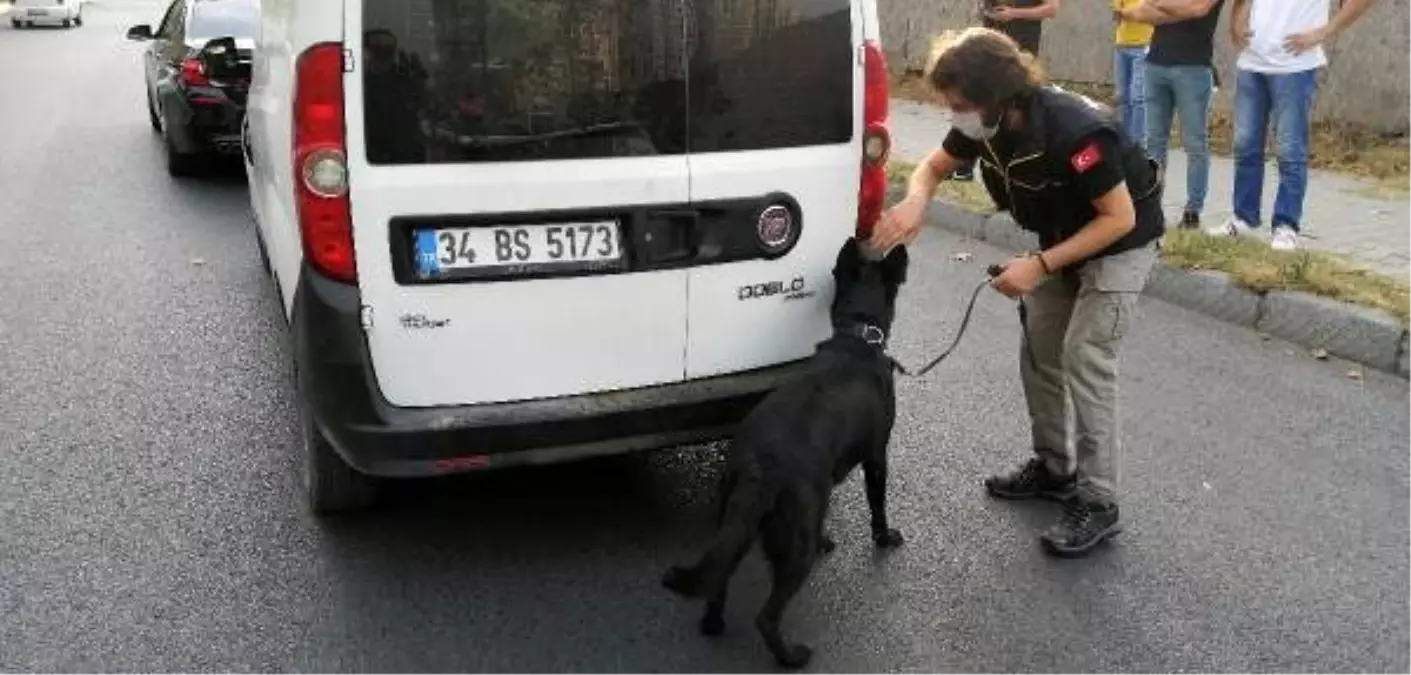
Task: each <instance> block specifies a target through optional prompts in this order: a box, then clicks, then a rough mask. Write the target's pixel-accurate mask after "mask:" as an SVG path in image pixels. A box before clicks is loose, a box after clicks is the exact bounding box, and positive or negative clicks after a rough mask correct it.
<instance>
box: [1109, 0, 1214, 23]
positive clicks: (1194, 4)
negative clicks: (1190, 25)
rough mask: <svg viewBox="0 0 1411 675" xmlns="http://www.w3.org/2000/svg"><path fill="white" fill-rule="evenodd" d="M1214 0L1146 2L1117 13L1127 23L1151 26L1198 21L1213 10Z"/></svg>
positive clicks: (1148, 0)
mask: <svg viewBox="0 0 1411 675" xmlns="http://www.w3.org/2000/svg"><path fill="white" fill-rule="evenodd" d="M1214 7H1215V0H1146V2H1143V3H1142V4H1141V5H1138V6H1137V7H1135V8H1133V9H1128V10H1123V11H1122V12H1119V13H1120V14H1121V15H1122V18H1124V19H1127V20H1129V21H1140V22H1142V23H1149V24H1152V25H1158V26H1159V25H1161V24H1167V23H1175V22H1177V21H1189V20H1190V19H1199V18H1201V17H1203V16H1205V15H1206V14H1209V13H1210V10H1212V9H1214Z"/></svg>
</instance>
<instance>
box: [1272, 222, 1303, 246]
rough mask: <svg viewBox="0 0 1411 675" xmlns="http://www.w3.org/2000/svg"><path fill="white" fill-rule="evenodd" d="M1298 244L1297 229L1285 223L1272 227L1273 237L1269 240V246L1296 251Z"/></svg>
mask: <svg viewBox="0 0 1411 675" xmlns="http://www.w3.org/2000/svg"><path fill="white" fill-rule="evenodd" d="M1298 245H1299V242H1298V230H1295V229H1293V228H1292V227H1289V226H1287V225H1280V226H1278V227H1276V228H1274V239H1273V240H1272V241H1270V242H1269V248H1272V249H1274V250H1275V251H1296V250H1298Z"/></svg>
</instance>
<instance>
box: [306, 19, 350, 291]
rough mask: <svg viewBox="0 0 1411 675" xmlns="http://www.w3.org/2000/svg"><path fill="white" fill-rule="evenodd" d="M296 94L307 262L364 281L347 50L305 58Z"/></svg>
mask: <svg viewBox="0 0 1411 675" xmlns="http://www.w3.org/2000/svg"><path fill="white" fill-rule="evenodd" d="M296 69H297V73H296V76H297V78H298V80H297V84H296V85H295V91H294V191H295V193H296V196H297V205H298V215H299V234H300V236H301V238H302V239H303V242H304V259H305V260H307V261H308V262H309V264H310V265H311V266H313V268H314V269H315V270H317V271H319V272H320V273H322V274H323V275H325V276H327V277H329V278H331V279H334V280H337V281H341V282H344V283H354V282H356V281H357V280H358V268H357V260H356V258H355V257H354V255H353V224H352V212H351V207H350V203H349V200H348V152H347V140H346V139H345V137H344V128H343V45H342V44H339V43H331V42H326V43H321V44H317V45H314V46H312V47H310V48H309V49H308V50H306V51H305V52H304V53H303V54H301V55H300V56H299V62H298V66H297V67H296Z"/></svg>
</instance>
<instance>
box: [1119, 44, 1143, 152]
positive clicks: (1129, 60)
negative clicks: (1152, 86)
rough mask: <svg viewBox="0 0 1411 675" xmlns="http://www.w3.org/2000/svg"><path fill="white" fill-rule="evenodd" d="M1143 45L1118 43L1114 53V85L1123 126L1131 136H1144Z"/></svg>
mask: <svg viewBox="0 0 1411 675" xmlns="http://www.w3.org/2000/svg"><path fill="white" fill-rule="evenodd" d="M1145 70H1146V47H1118V48H1117V51H1116V52H1115V55H1114V57H1113V78H1112V79H1113V80H1114V82H1113V83H1112V84H1113V87H1114V90H1115V91H1116V94H1117V113H1118V115H1119V117H1120V119H1121V120H1122V128H1123V129H1126V130H1127V135H1128V136H1131V137H1132V140H1134V141H1136V142H1138V143H1141V142H1142V141H1143V139H1145V138H1146V77H1145V76H1144V74H1143V73H1144V71H1145Z"/></svg>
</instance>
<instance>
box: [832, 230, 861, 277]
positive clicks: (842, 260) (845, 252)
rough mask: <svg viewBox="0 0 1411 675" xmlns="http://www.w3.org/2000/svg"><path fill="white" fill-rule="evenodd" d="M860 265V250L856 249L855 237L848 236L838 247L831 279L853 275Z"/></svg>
mask: <svg viewBox="0 0 1411 675" xmlns="http://www.w3.org/2000/svg"><path fill="white" fill-rule="evenodd" d="M861 266H862V252H861V251H860V250H858V244H857V239H856V238H855V237H848V238H847V241H844V242H843V247H842V248H840V249H838V259H837V261H836V262H834V263H833V279H834V280H838V279H842V278H844V277H852V276H855V275H856V274H857V270H858V268H859V267H861Z"/></svg>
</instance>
